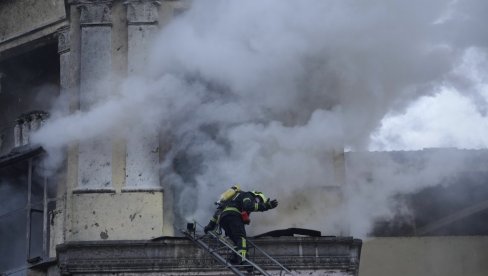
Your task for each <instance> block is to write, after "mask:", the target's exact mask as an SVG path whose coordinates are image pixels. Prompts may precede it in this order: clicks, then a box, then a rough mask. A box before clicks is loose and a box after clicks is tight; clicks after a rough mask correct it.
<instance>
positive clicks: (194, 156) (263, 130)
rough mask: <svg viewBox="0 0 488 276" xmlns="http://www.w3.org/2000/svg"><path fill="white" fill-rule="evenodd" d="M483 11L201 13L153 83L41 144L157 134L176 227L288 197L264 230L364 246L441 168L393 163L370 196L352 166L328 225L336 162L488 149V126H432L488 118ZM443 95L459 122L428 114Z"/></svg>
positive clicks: (77, 117)
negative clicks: (247, 195)
mask: <svg viewBox="0 0 488 276" xmlns="http://www.w3.org/2000/svg"><path fill="white" fill-rule="evenodd" d="M487 8H488V3H486V2H485V1H481V0H479V1H474V0H472V1H446V0H434V1H420V0H414V1H408V2H406V1H386V0H384V1H382V0H380V1H373V2H371V1H369V2H364V1H348V0H346V1H323V0H316V1H312V0H310V1H307V2H306V3H304V2H301V1H282V0H279V1H278V0H276V1H195V2H194V3H193V4H192V8H191V9H190V10H188V11H187V12H185V13H184V14H182V15H180V16H179V17H178V18H176V19H175V20H173V21H172V22H171V23H170V24H169V25H168V26H166V27H164V29H163V30H162V32H161V34H160V36H159V37H158V38H157V40H156V42H155V43H154V47H153V51H152V52H151V53H150V54H151V59H150V60H151V62H150V64H148V65H147V71H146V72H145V74H144V76H129V78H127V79H126V80H124V81H121V82H118V84H117V85H119V86H120V87H119V89H118V91H119V93H118V94H117V95H113V97H111V96H108V97H106V100H103V101H100V102H99V103H98V104H97V105H96V106H94V107H93V108H92V109H91V110H89V111H87V112H79V113H75V114H73V115H71V116H68V117H64V118H62V117H59V118H58V119H56V120H52V122H51V123H50V124H48V125H46V126H45V127H44V128H43V129H42V130H41V131H40V132H39V133H38V134H37V141H39V142H41V143H42V144H43V145H45V147H47V148H56V147H59V146H63V145H66V144H68V143H71V142H75V141H80V140H84V139H91V138H94V137H100V136H106V135H109V134H110V135H114V134H115V135H122V136H123V135H131V130H132V129H136V128H135V126H138V128H137V129H138V130H139V129H140V127H141V126H142V127H143V129H148V130H149V129H154V126H158V127H159V131H160V133H161V135H162V137H165V140H166V142H168V143H169V145H170V146H169V147H168V152H167V154H166V155H165V159H164V160H163V162H162V168H161V170H162V171H161V174H162V178H163V184H164V185H170V186H171V187H173V189H174V190H175V192H176V199H175V200H176V203H177V205H178V212H179V214H178V216H179V217H180V218H181V219H189V218H192V217H195V218H196V219H198V220H199V221H200V222H201V223H205V222H206V220H207V219H208V216H209V215H210V214H211V212H212V203H213V201H215V200H216V199H217V198H218V195H219V194H220V193H221V191H223V190H225V189H226V188H227V187H229V186H230V185H232V184H234V183H240V184H241V185H242V186H243V188H244V189H257V190H261V191H263V192H265V193H266V194H268V195H269V196H270V197H277V198H278V199H279V200H280V206H279V208H277V209H276V210H273V211H271V212H272V213H268V214H266V215H256V216H255V221H257V223H255V225H254V227H255V229H257V230H256V231H259V230H265V229H266V230H269V229H276V228H281V227H291V226H296V227H306V228H316V229H319V230H323V231H325V232H326V233H330V234H337V233H340V232H347V229H349V230H351V231H352V232H351V233H350V234H352V235H365V234H367V233H368V231H369V228H370V227H371V224H372V222H373V220H374V219H375V218H377V217H379V216H385V215H388V214H389V213H391V212H392V210H391V208H390V205H388V199H389V198H391V196H393V195H395V194H396V193H398V192H412V191H415V190H418V189H420V188H421V187H423V186H429V185H435V183H437V181H438V179H440V178H443V177H445V174H446V168H445V167H443V166H440V165H439V163H435V162H437V161H442V160H438V159H439V158H437V159H436V158H434V159H432V160H426V161H423V162H426V163H427V164H429V166H426V167H425V168H419V170H418V171H416V170H415V167H413V168H404V167H402V166H395V165H391V166H387V165H385V164H389V163H388V162H386V163H384V164H383V167H382V168H381V169H380V170H378V171H377V173H378V174H380V176H379V177H377V178H376V179H382V181H380V182H378V183H376V184H375V185H369V184H368V181H367V179H366V178H364V177H362V175H361V173H360V172H361V171H362V170H363V169H364V168H363V167H362V164H363V163H362V162H349V163H348V164H347V166H346V170H345V177H344V179H346V181H347V182H350V183H346V184H347V185H348V186H347V188H346V189H345V190H344V191H343V192H344V194H343V195H342V196H344V198H345V205H346V206H338V208H337V209H336V210H329V211H327V214H326V213H324V212H325V211H324V208H326V207H325V206H326V204H327V202H333V201H335V200H337V198H339V197H341V195H340V194H341V193H340V192H337V191H336V190H334V188H330V186H337V185H340V179H341V175H340V174H341V173H340V172H338V171H337V168H336V166H337V164H336V161H334V160H337V156H340V154H341V153H342V152H344V150H346V151H350V150H353V151H356V150H358V151H361V150H368V149H374V150H402V149H422V148H424V147H437V146H460V147H469V145H476V146H473V147H474V148H485V147H486V142H485V140H483V139H485V138H483V137H488V136H487V135H482V134H483V133H486V132H487V131H486V125H485V124H484V125H483V124H482V125H481V126H480V128H481V130H480V128H478V129H477V131H478V132H480V133H481V134H480V135H477V136H474V138H473V136H472V135H469V133H466V132H467V131H470V130H472V129H471V128H468V126H465V128H461V129H455V128H447V127H437V125H435V124H430V123H427V122H426V121H425V119H428V120H429V121H432V122H441V120H444V121H446V122H449V121H451V120H460V122H457V124H462V123H463V122H464V121H470V120H477V121H483V119H486V110H485V107H484V106H485V105H484V104H482V103H486V100H487V98H488V94H487V92H486V77H485V76H486V69H487V67H486V66H485V65H486V47H487V42H488V37H487V33H486V32H485V31H484V30H483V28H484V26H486V23H488V22H486V21H487V20H488V19H487V17H486V16H485V13H484V12H482V11H486V10H487ZM473 56H475V57H474V58H473ZM470 58H471V59H474V61H470ZM478 61H481V62H478ZM443 91H455V92H450V93H455V94H456V95H457V97H460V98H462V99H463V101H466V104H463V107H462V109H461V107H460V109H459V110H458V111H460V112H462V116H460V115H461V114H457V113H455V111H456V110H454V111H452V110H444V109H443V107H442V105H441V106H437V104H440V103H443V101H435V100H434V101H433V102H432V103H427V104H425V103H424V102H425V101H426V99H438V98H439V97H441V96H442V95H443ZM452 101H453V100H452V99H451V102H452ZM434 109H435V110H434ZM467 110H469V112H467ZM411 113H412V114H411ZM426 116H427V117H426ZM448 118H449V119H448ZM439 124H440V123H439ZM419 126H421V129H422V131H419V128H418V127H419ZM474 127H475V126H474V125H473V128H474ZM424 133H426V134H427V135H430V136H435V137H436V138H435V139H434V138H432V139H431V138H428V137H425V136H423V135H424ZM412 137H413V138H412ZM418 137H420V138H418ZM422 137H424V138H422ZM473 139H477V140H476V141H473ZM438 141H442V142H438ZM364 162H366V163H367V162H368V161H364ZM433 162H434V163H433ZM346 163H347V162H346ZM379 165H380V166H382V165H381V164H379ZM426 168H428V169H426ZM455 168H456V169H455V170H451V171H450V172H451V173H454V172H455V171H456V170H458V169H461V167H455ZM418 172H420V173H418ZM423 175H424V176H425V178H421V179H420V178H419V177H421V176H423ZM324 187H329V188H324ZM333 214H335V215H333ZM259 217H260V218H259ZM253 220H254V217H253Z"/></svg>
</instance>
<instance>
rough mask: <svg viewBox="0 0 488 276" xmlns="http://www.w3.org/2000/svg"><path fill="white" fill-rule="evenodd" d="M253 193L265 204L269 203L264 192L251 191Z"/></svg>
mask: <svg viewBox="0 0 488 276" xmlns="http://www.w3.org/2000/svg"><path fill="white" fill-rule="evenodd" d="M251 193H252V194H253V195H254V196H256V197H259V198H260V199H261V200H262V201H263V202H266V201H268V198H267V197H266V196H265V195H264V194H263V193H262V192H258V191H251Z"/></svg>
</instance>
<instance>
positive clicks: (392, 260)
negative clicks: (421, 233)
mask: <svg viewBox="0 0 488 276" xmlns="http://www.w3.org/2000/svg"><path fill="white" fill-rule="evenodd" d="M487 260H488V236H471V237H398V238H393V237H391V238H375V239H371V240H367V241H365V242H364V243H363V248H362V252H361V264H360V268H359V275H360V276H459V275H463V276H485V275H488V262H487Z"/></svg>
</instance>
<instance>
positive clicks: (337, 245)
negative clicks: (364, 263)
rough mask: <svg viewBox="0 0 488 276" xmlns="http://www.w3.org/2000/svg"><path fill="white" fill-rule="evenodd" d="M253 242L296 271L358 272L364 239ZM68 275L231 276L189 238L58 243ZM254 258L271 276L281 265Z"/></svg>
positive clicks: (335, 273)
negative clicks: (362, 240)
mask: <svg viewBox="0 0 488 276" xmlns="http://www.w3.org/2000/svg"><path fill="white" fill-rule="evenodd" d="M254 241H255V243H256V244H257V245H258V246H259V247H261V248H262V249H264V250H265V251H266V252H267V253H268V254H270V255H271V256H273V257H274V258H276V259H277V260H278V261H279V262H281V263H282V264H283V265H285V266H286V267H288V268H289V269H290V270H291V271H292V272H293V273H294V274H306V275H357V273H358V268H359V257H360V251H361V241H360V240H357V239H353V238H342V237H280V238H269V237H268V238H259V239H255V240H254ZM57 252H58V264H59V267H60V272H61V274H64V275H71V274H76V275H85V274H86V275H88V274H90V275H108V274H113V273H116V274H118V275H129V274H130V275H156V274H157V275H232V273H231V272H230V271H229V270H227V269H226V268H224V267H223V266H222V265H219V264H218V263H216V262H215V261H214V260H213V259H212V258H211V257H210V255H209V254H208V253H206V252H205V251H204V250H202V249H200V248H198V247H197V246H195V245H194V244H193V243H192V242H191V241H189V240H188V239H186V238H179V237H168V238H162V239H159V240H157V241H98V242H68V243H65V244H62V245H60V246H58V247H57ZM250 254H251V255H253V254H254V258H253V257H252V256H251V259H252V260H253V261H255V262H256V263H258V264H259V265H260V266H262V267H263V268H264V269H265V270H267V271H269V272H270V273H271V274H273V275H280V274H279V272H280V271H279V270H278V267H277V266H276V265H274V264H272V263H271V262H269V261H268V260H266V259H265V258H263V257H262V255H261V256H260V255H259V254H258V252H257V251H256V252H255V253H253V250H252V249H250Z"/></svg>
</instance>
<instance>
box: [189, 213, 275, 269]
mask: <svg viewBox="0 0 488 276" xmlns="http://www.w3.org/2000/svg"><path fill="white" fill-rule="evenodd" d="M194 223H195V225H198V226H200V227H201V228H203V227H204V226H203V225H201V224H200V223H198V222H196V221H195V222H194ZM208 234H210V235H211V236H212V237H214V238H215V239H216V240H217V241H218V242H220V243H222V244H223V245H225V246H226V247H227V248H228V249H230V250H231V251H232V252H234V253H235V254H237V255H240V254H239V252H238V251H237V250H236V249H235V248H234V246H233V245H232V244H229V243H228V242H227V240H225V239H224V238H222V237H221V236H220V235H218V234H217V233H215V232H214V231H210V232H208ZM248 240H249V239H246V241H248ZM253 245H254V244H253ZM268 256H269V255H268ZM242 259H243V260H244V261H246V262H248V263H249V264H250V265H251V266H252V267H254V268H255V269H256V270H258V271H259V272H261V274H263V275H265V276H271V274H269V273H268V272H266V271H265V270H264V269H262V268H261V267H260V266H259V265H257V264H256V263H255V262H253V261H251V260H249V259H248V258H247V257H244V256H242ZM275 262H277V261H276V260H275Z"/></svg>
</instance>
